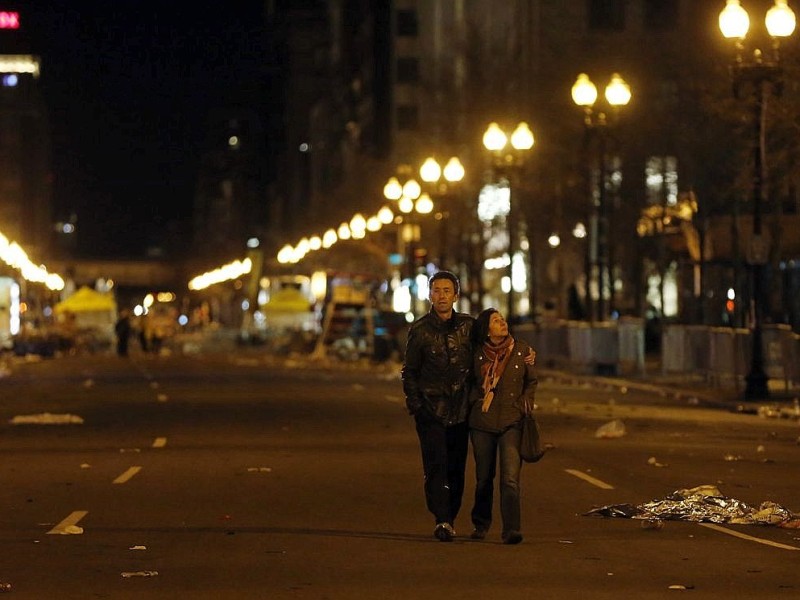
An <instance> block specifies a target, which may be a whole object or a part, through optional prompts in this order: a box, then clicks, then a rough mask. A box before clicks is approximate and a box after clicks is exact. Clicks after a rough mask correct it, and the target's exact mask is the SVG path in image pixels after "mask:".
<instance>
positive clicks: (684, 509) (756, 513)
mask: <svg viewBox="0 0 800 600" xmlns="http://www.w3.org/2000/svg"><path fill="white" fill-rule="evenodd" d="M584 515H586V516H600V517H623V518H629V519H645V520H654V519H656V520H657V519H663V520H665V521H692V522H695V523H700V522H712V523H730V524H734V525H774V526H777V527H783V528H788V529H796V528H800V515H798V514H794V513H792V512H791V511H790V510H788V509H786V508H784V507H783V506H781V505H779V504H776V503H775V502H771V501H766V502H762V503H761V504H760V505H759V506H758V507H757V508H755V507H751V506H749V505H747V504H745V503H744V502H742V501H741V500H736V499H735V498H728V497H726V496H724V495H723V494H722V492H720V490H719V488H717V487H716V486H714V485H701V486H698V487H694V488H691V489H685V490H676V491H674V492H672V493H671V494H670V495H668V496H667V497H666V498H664V499H662V500H652V501H650V502H645V503H643V504H639V505H637V506H634V505H633V504H609V505H607V506H601V507H598V508H593V509H592V510H590V511H588V512H586V513H584Z"/></svg>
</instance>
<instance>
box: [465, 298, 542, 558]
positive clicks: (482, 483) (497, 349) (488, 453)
mask: <svg viewBox="0 0 800 600" xmlns="http://www.w3.org/2000/svg"><path fill="white" fill-rule="evenodd" d="M473 334H474V335H473V340H474V343H475V364H474V367H473V371H472V372H473V374H474V377H475V380H476V381H475V385H474V386H473V387H472V393H471V397H470V405H471V408H470V413H469V432H470V438H471V439H472V452H473V456H474V458H475V479H476V483H475V504H474V505H473V508H472V515H471V516H472V523H473V525H474V527H475V530H474V531H473V532H472V535H471V536H470V537H472V539H478V540H482V539H484V538H485V537H486V533H487V532H488V531H489V526H490V525H491V524H492V503H493V497H494V477H495V473H496V470H497V462H498V453H499V462H500V516H501V518H502V521H503V529H502V540H503V543H504V544H518V543H520V542H521V541H522V533H520V471H521V469H522V459H521V458H520V456H519V448H520V440H521V433H522V417H523V416H524V415H525V414H526V413H527V412H529V411H531V410H533V404H534V394H535V392H536V386H537V379H536V375H535V374H534V371H533V363H534V362H535V357H536V353H535V352H534V351H533V350H532V348H531V347H530V345H529V344H528V343H527V342H525V341H524V340H516V339H514V338H513V337H512V336H511V335H510V334H509V330H508V323H506V320H505V319H504V318H503V315H501V314H500V313H499V312H498V311H497V309H494V308H487V309H486V310H484V311H482V312H481V313H480V314H479V315H478V317H477V319H476V320H475V325H474V326H473Z"/></svg>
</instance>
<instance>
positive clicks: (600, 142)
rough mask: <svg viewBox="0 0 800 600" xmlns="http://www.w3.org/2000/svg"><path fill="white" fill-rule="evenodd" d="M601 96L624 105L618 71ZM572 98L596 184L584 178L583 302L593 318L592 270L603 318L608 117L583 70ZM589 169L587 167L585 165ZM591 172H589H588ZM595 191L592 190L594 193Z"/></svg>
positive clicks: (627, 96) (607, 285)
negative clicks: (593, 152) (593, 151)
mask: <svg viewBox="0 0 800 600" xmlns="http://www.w3.org/2000/svg"><path fill="white" fill-rule="evenodd" d="M605 98H606V102H607V103H608V105H609V106H610V107H611V109H612V110H613V111H615V112H616V111H617V110H618V109H619V108H620V107H621V106H625V105H626V104H628V102H630V100H631V89H630V86H628V84H627V83H625V80H624V79H622V77H620V75H619V74H618V73H614V75H613V76H612V77H611V81H609V83H608V85H606V89H605ZM572 100H573V102H575V104H577V105H578V106H580V107H581V108H583V115H584V118H583V125H584V147H585V149H586V151H587V152H588V149H589V146H590V145H591V140H592V138H593V137H595V136H596V138H597V146H598V148H597V161H598V167H599V168H598V179H599V181H598V184H597V186H595V185H594V184H593V183H592V177H591V176H589V177H587V180H588V181H587V183H588V186H589V194H590V199H591V204H590V207H591V208H590V214H589V220H590V222H589V226H590V229H589V231H590V238H589V244H588V247H587V251H588V256H587V261H586V263H587V264H586V266H587V269H586V270H587V272H586V304H587V308H588V309H589V310H588V314H589V318H590V320H592V321H593V320H594V319H595V310H594V307H593V303H592V299H591V288H592V286H591V282H593V281H594V278H595V273H596V276H597V290H598V297H597V311H596V312H597V314H596V317H597V319H598V320H600V321H604V320H605V319H606V318H607V316H608V315H607V313H608V310H607V308H606V292H607V291H608V295H609V298H611V297H612V294H613V282H612V281H611V272H610V270H611V264H610V260H609V218H608V201H607V199H606V195H607V187H608V182H607V181H606V179H607V176H608V172H607V168H606V161H607V154H608V152H607V148H606V146H607V129H608V127H609V122H608V118H607V116H606V113H605V111H602V110H600V111H595V108H594V106H595V102H596V101H597V87H595V85H594V83H592V80H591V79H589V76H588V75H587V74H586V73H581V74H580V75H578V79H577V80H576V81H575V83H574V84H573V86H572ZM589 168H590V169H591V167H589ZM590 173H591V171H590ZM595 190H596V192H595Z"/></svg>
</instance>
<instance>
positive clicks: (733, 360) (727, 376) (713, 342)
mask: <svg viewBox="0 0 800 600" xmlns="http://www.w3.org/2000/svg"><path fill="white" fill-rule="evenodd" d="M750 343H751V342H750V331H749V330H748V329H734V328H732V327H712V328H711V331H710V345H709V357H710V362H709V371H708V374H709V379H710V380H711V382H712V383H713V384H715V385H717V386H723V385H726V384H728V383H730V382H732V383H733V385H734V386H735V387H736V390H737V391H738V390H739V388H740V386H741V382H742V378H743V377H744V375H745V374H746V372H747V366H746V365H747V363H748V361H749V360H750V352H749V347H750Z"/></svg>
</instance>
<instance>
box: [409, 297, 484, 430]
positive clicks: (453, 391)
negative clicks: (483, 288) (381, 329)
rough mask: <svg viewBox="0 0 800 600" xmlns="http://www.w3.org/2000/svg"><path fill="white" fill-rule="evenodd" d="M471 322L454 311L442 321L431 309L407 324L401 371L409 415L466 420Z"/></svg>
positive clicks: (447, 421)
mask: <svg viewBox="0 0 800 600" xmlns="http://www.w3.org/2000/svg"><path fill="white" fill-rule="evenodd" d="M474 321H475V319H473V318H472V317H471V316H470V315H467V314H464V313H458V312H455V311H453V314H452V316H451V317H450V319H449V320H447V321H443V320H442V319H440V318H439V317H438V316H437V315H436V313H435V312H434V311H433V310H432V309H431V310H430V311H429V312H428V314H426V315H424V316H422V317H420V318H419V319H417V320H416V321H414V323H412V324H411V327H410V328H409V332H408V342H407V343H406V354H405V365H404V366H403V373H402V375H403V391H404V392H405V395H406V408H408V412H409V413H410V414H412V415H416V414H417V413H420V411H422V414H427V415H430V416H432V417H435V418H436V419H437V420H438V421H440V422H441V423H443V424H444V425H455V424H457V423H463V422H464V421H465V420H466V419H467V412H468V402H469V385H470V380H471V377H470V376H469V374H470V369H471V368H472V358H473V357H472V345H471V341H470V334H471V332H472V324H473V323H474Z"/></svg>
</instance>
